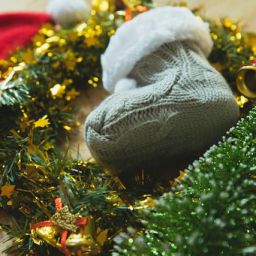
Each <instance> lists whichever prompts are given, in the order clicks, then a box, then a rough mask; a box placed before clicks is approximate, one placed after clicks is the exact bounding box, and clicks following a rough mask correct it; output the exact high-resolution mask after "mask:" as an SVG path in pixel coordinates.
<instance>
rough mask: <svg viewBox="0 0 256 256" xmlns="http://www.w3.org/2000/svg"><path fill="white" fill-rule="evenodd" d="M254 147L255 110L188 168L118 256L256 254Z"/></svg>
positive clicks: (146, 217) (255, 162)
mask: <svg viewBox="0 0 256 256" xmlns="http://www.w3.org/2000/svg"><path fill="white" fill-rule="evenodd" d="M255 149H256V108H255V109H254V110H252V111H251V112H250V114H249V116H248V117H247V118H245V119H243V120H241V121H240V122H239V123H238V125H237V127H236V128H233V129H231V130H230V132H229V133H228V135H227V137H225V138H224V139H223V140H222V142H220V143H219V144H218V145H217V146H213V147H212V148H211V149H210V150H209V151H208V152H206V153H205V155H204V156H203V157H202V158H201V159H200V160H199V161H195V162H194V163H193V165H191V166H189V167H188V169H187V170H186V171H185V176H184V178H183V179H182V180H176V183H177V185H176V186H175V187H174V188H173V191H172V192H171V193H168V194H166V195H164V196H162V197H161V198H160V199H159V200H158V204H157V206H156V207H155V208H154V209H153V210H152V211H150V212H149V213H147V214H146V216H144V220H143V223H145V227H144V230H145V231H144V232H143V234H142V235H140V234H139V233H137V235H136V236H134V237H136V238H134V239H132V238H131V239H129V240H128V241H126V242H124V243H123V244H121V246H117V251H118V255H126V256H127V255H147V256H149V255H179V256H190V255H191V256H192V255H193V256H194V255H255V252H256V247H255V241H256V230H255V221H256V194H255V188H256V179H255V177H256V176H255V171H256V150H255ZM119 240H120V239H117V241H119ZM121 240H122V239H121Z"/></svg>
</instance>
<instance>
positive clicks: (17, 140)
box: [0, 0, 256, 255]
mask: <svg viewBox="0 0 256 256" xmlns="http://www.w3.org/2000/svg"><path fill="white" fill-rule="evenodd" d="M144 2H147V1H137V0H136V1H124V3H125V4H126V6H123V7H122V8H121V9H116V3H115V1H111V0H109V1H108V0H104V1H98V0H94V1H93V2H92V7H93V9H92V12H91V17H90V18H89V20H88V22H87V23H82V24H78V25H77V26H75V27H74V28H71V29H60V28H58V27H54V26H52V25H49V24H45V25H44V26H43V27H42V28H41V29H40V31H39V32H38V34H37V35H36V36H35V37H34V39H33V42H32V44H31V45H30V46H29V47H28V48H26V49H21V50H18V51H17V52H16V53H14V54H13V56H11V57H10V58H9V59H8V60H1V61H0V78H1V79H2V80H4V82H3V83H2V85H1V87H0V88H1V91H0V97H1V96H2V95H5V94H6V95H7V96H6V98H7V100H8V90H10V88H16V87H17V84H18V85H21V84H25V87H24V88H26V89H27V94H28V95H29V97H27V96H24V98H22V97H20V98H19V102H18V103H17V102H16V104H14V105H13V106H12V107H11V108H8V109H7V110H8V111H9V112H10V113H12V114H13V113H14V112H15V115H14V118H13V119H11V120H10V121H9V120H8V119H5V116H4V114H6V112H5V111H6V106H5V104H4V102H2V104H0V106H1V107H2V109H4V110H3V112H2V113H1V115H2V120H0V121H3V120H5V125H6V126H4V127H3V128H2V130H1V132H2V134H1V135H2V141H1V142H0V146H1V147H0V149H1V150H0V160H1V165H0V170H1V177H0V181H1V183H0V186H1V201H0V205H1V207H3V208H4V209H6V210H8V211H9V212H10V214H13V216H19V217H18V218H20V219H18V220H16V222H17V223H16V224H17V225H18V226H19V229H18V230H21V229H23V232H22V231H20V232H19V233H17V232H14V230H13V227H11V228H8V227H6V226H4V228H5V230H8V231H9V233H10V234H11V235H13V236H14V237H16V238H18V239H17V244H18V246H19V247H18V249H19V248H23V250H24V251H25V252H26V253H29V254H30V255H50V254H51V253H53V252H56V251H54V249H53V248H51V247H47V243H48V244H50V245H51V246H53V247H56V248H58V249H60V250H62V249H61V247H60V246H59V242H60V241H59V240H58V239H59V238H58V234H59V232H60V230H59V227H58V225H56V226H54V227H50V228H49V227H48V228H44V229H40V230H37V231H36V230H32V231H31V233H29V232H27V231H28V226H27V223H30V224H33V223H37V222H40V221H42V220H45V219H49V218H51V216H53V215H54V207H53V201H54V199H55V198H56V197H61V198H62V199H63V201H64V202H65V204H67V205H68V206H67V207H68V209H69V211H70V213H72V214H71V215H72V216H73V215H74V216H78V215H81V216H84V215H86V216H88V215H90V216H93V217H92V222H95V225H96V227H97V228H96V231H92V229H91V228H89V230H90V231H88V230H87V229H86V230H85V229H83V231H81V230H79V231H77V233H76V232H74V233H73V234H72V235H73V238H74V240H72V241H73V243H71V244H72V245H71V247H72V251H73V252H72V255H79V253H80V251H79V250H80V249H81V247H83V250H84V249H86V248H87V250H88V251H87V253H88V255H92V254H98V253H99V247H98V246H95V248H97V250H96V249H95V248H94V249H95V250H94V249H92V250H91V251H90V248H89V247H86V242H85V240H86V239H85V237H86V236H88V234H89V237H90V238H91V239H92V237H93V239H94V240H97V242H95V244H96V243H97V244H100V247H101V249H100V250H101V251H102V252H104V253H109V252H110V251H111V246H112V245H113V237H114V236H115V235H116V234H117V233H119V232H121V231H122V230H124V229H125V228H126V227H127V226H129V225H137V222H136V219H135V215H136V214H135V213H136V211H137V210H139V209H145V208H146V207H148V206H149V207H150V206H153V205H154V204H155V202H154V200H153V199H152V196H151V195H145V196H144V197H143V198H142V200H140V201H139V202H138V203H136V201H137V200H138V198H134V197H133V198H132V200H130V199H127V198H123V196H122V195H120V194H122V190H124V186H123V185H122V183H121V182H120V180H118V178H114V177H112V176H107V175H106V174H105V170H102V169H101V168H100V167H99V166H97V164H92V163H89V162H77V161H73V162H72V163H70V162H69V161H68V162H66V161H65V158H66V156H64V157H63V156H59V155H58V154H56V152H55V148H56V143H57V137H58V136H57V135H58V134H59V133H67V132H69V131H70V130H72V128H73V127H75V126H76V125H79V124H77V123H76V122H75V121H74V120H72V118H71V115H70V114H71V113H72V109H73V106H72V102H74V99H75V98H76V97H77V96H79V94H80V92H81V90H82V89H83V86H84V85H88V86H93V87H97V86H98V84H100V73H101V71H100V63H99V58H100V54H101V53H102V52H103V51H104V49H105V47H106V46H107V43H108V40H109V37H110V36H111V35H113V34H114V33H115V30H116V27H117V24H119V23H120V22H124V21H125V20H129V19H131V18H132V17H133V15H136V14H137V13H140V12H144V11H146V10H147V9H148V8H149V7H150V5H148V4H145V3H144ZM119 6H122V5H120V4H119ZM195 11H197V10H195ZM210 26H211V35H212V38H213V40H214V49H213V52H212V54H211V56H210V61H211V62H212V64H213V65H214V66H215V67H216V68H217V69H218V70H219V71H220V72H222V74H223V75H224V76H225V77H226V79H227V80H228V81H229V83H230V85H231V87H232V89H233V91H234V93H235V95H236V97H237V102H238V104H239V105H240V107H241V108H243V107H244V105H245V104H246V103H247V104H248V102H249V104H252V103H253V100H254V96H253V97H248V95H249V94H246V93H245V94H244V95H242V94H241V93H244V91H245V90H246V89H245V88H247V82H248V79H246V72H247V70H253V71H255V70H256V69H255V67H254V64H253V63H254V60H255V52H256V50H255V45H254V44H252V42H254V41H253V38H252V37H249V35H247V34H244V33H242V32H241V29H240V26H239V24H238V23H234V22H232V21H231V20H230V19H229V18H226V19H223V20H217V21H210ZM243 66H246V67H244V68H242V71H241V72H240V75H239V76H238V80H237V81H238V89H237V87H236V74H237V72H238V70H239V69H240V68H241V67H243ZM16 83H17V84H16ZM241 83H242V85H241ZM3 84H4V86H3ZM6 85H9V87H8V86H6ZM81 87H82V88H81ZM241 87H243V89H242V90H241ZM248 88H249V89H248ZM248 88H247V92H248V90H250V93H251V94H252V93H254V94H253V95H255V91H256V90H255V91H253V90H254V88H252V87H251V85H250V86H248ZM24 90H25V89H24ZM252 91H253V92H252ZM251 94H250V95H251ZM250 95H249V96H250ZM10 97H11V96H10ZM0 103H1V101H0ZM13 110H14V112H12V111H13ZM9 112H8V113H9ZM8 113H7V114H8ZM6 127H7V128H8V129H7V128H6ZM63 158H64V159H63ZM183 176H184V175H183V172H181V175H180V176H179V177H178V179H177V180H182V179H183ZM142 182H145V177H144V175H143V178H142ZM173 184H175V182H174V183H173ZM103 188H104V189H105V190H104V189H103ZM168 189H169V188H167V189H163V188H161V189H160V190H161V192H162V191H166V190H168ZM85 191H86V192H88V193H85ZM117 191H119V192H118V193H117ZM154 193H155V194H157V193H156V191H154ZM92 194H93V195H94V197H92ZM35 209H37V210H36V213H35V214H33V213H34V211H35ZM127 216H130V217H129V218H128V217H127ZM124 218H125V219H128V220H127V222H126V223H124ZM24 227H25V228H24ZM88 232H89V233H88ZM78 237H80V239H78ZM75 239H76V240H75ZM74 241H76V242H74ZM86 241H87V240H86ZM45 242H46V243H45ZM87 242H88V241H87ZM95 244H94V245H95ZM43 246H46V248H47V250H46V251H45V250H44V249H42V250H43V251H40V250H41V249H40V248H45V247H43ZM84 247H86V248H84ZM24 248H25V249H24ZM88 248H89V249H88ZM39 251H40V252H39ZM62 251H63V250H62ZM40 253H41V254H40ZM43 253H45V254H43Z"/></svg>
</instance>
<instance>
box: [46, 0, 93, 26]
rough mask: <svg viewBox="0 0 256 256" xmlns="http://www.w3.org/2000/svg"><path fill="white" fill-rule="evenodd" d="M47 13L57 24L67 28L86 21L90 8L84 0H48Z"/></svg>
mask: <svg viewBox="0 0 256 256" xmlns="http://www.w3.org/2000/svg"><path fill="white" fill-rule="evenodd" d="M47 11H48V13H49V14H50V15H51V16H52V17H53V19H54V21H55V22H56V23H57V24H60V25H63V26H68V25H72V24H74V23H79V22H82V21H86V20H87V19H88V17H89V14H90V6H89V5H88V4H87V3H86V2H85V0H49V4H48V8H47Z"/></svg>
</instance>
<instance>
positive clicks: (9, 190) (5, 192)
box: [1, 185, 15, 198]
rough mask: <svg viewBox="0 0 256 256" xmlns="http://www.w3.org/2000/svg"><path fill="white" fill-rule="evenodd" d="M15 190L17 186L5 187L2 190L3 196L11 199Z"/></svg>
mask: <svg viewBox="0 0 256 256" xmlns="http://www.w3.org/2000/svg"><path fill="white" fill-rule="evenodd" d="M14 190H15V185H4V186H2V188H1V196H6V197H8V198H9V197H11V195H12V194H13V192H14Z"/></svg>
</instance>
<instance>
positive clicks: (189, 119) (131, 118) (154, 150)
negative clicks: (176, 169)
mask: <svg viewBox="0 0 256 256" xmlns="http://www.w3.org/2000/svg"><path fill="white" fill-rule="evenodd" d="M211 47H212V41H211V38H210V33H209V29H208V25H207V24H205V23H204V22H203V21H201V20H199V19H197V18H196V17H195V16H194V15H193V14H192V13H191V12H190V11H189V10H188V9H186V8H180V7H162V8H157V9H154V10H152V11H149V12H147V13H144V14H140V15H139V16H137V17H136V18H134V19H133V20H132V21H130V22H127V23H125V24H124V25H123V26H121V27H120V28H119V29H118V31H117V33H116V35H115V36H113V37H112V39H111V41H110V44H109V46H108V48H107V50H106V52H105V53H104V55H103V56H102V66H103V83H104V87H105V88H106V89H107V90H109V91H110V92H114V94H113V95H111V96H109V97H108V98H107V99H106V100H104V101H103V102H102V103H101V104H100V105H99V106H98V107H97V108H96V109H95V110H94V111H93V112H92V113H91V114H90V115H89V116H88V118H87V120H86V123H85V129H86V133H85V138H86V142H87V145H88V147H89V149H90V151H91V153H92V155H93V156H94V158H95V159H96V160H98V161H99V162H100V163H102V164H103V165H105V166H106V167H109V168H110V169H112V170H113V171H114V172H116V173H119V172H122V171H130V170H136V169H140V168H147V167H152V166H154V167H156V166H157V165H159V164H162V163H164V162H169V163H170V164H172V162H175V161H177V159H178V158H182V156H184V157H185V156H186V157H187V156H190V155H194V154H195V153H197V152H202V151H203V150H206V149H207V148H208V147H209V146H210V145H212V144H213V143H215V142H216V141H217V140H218V139H219V138H220V137H221V136H222V135H223V134H224V133H225V131H226V130H227V129H229V128H230V127H231V126H232V125H234V124H235V122H236V121H237V119H238V116H239V109H238V106H237V104H236V102H235V100H234V97H233V95H232V92H231V90H230V88H229V86H228V85H227V83H226V81H225V80H224V78H223V77H222V76H221V75H220V74H219V73H218V72H217V71H216V70H215V69H214V68H213V67H212V66H211V65H210V64H209V63H208V61H207V59H206V57H207V55H208V54H209V53H210V51H211Z"/></svg>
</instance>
